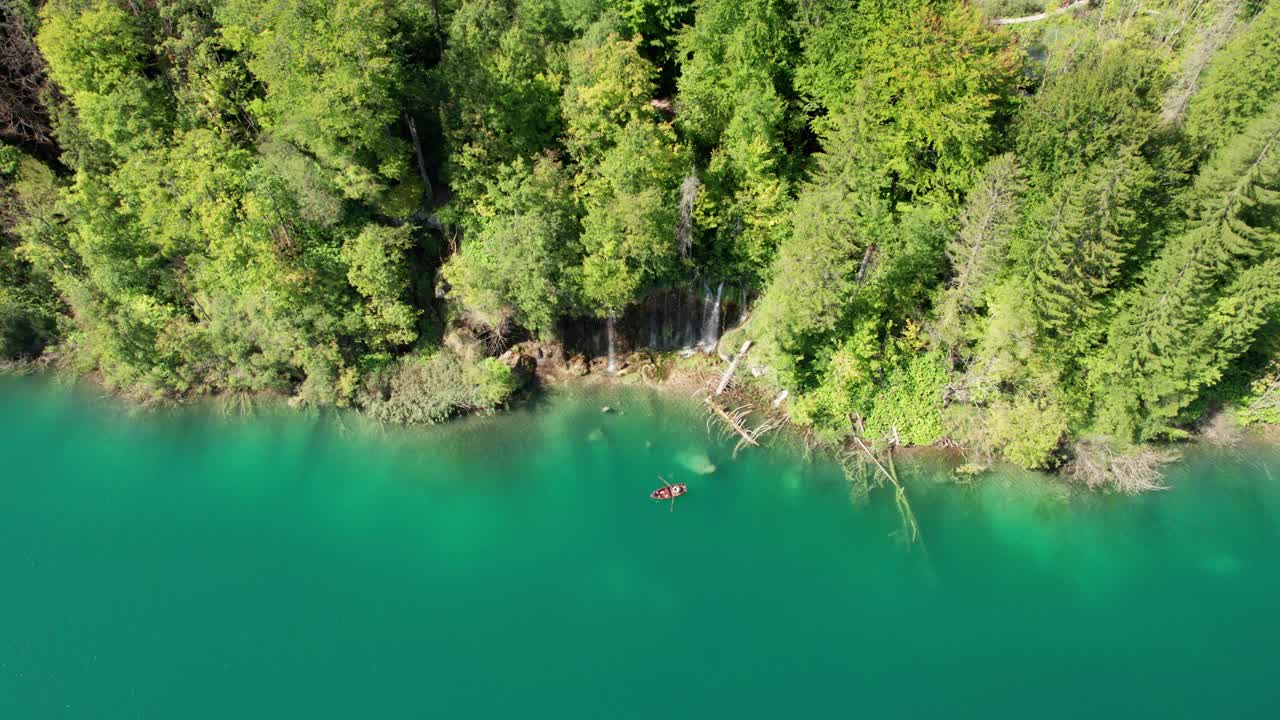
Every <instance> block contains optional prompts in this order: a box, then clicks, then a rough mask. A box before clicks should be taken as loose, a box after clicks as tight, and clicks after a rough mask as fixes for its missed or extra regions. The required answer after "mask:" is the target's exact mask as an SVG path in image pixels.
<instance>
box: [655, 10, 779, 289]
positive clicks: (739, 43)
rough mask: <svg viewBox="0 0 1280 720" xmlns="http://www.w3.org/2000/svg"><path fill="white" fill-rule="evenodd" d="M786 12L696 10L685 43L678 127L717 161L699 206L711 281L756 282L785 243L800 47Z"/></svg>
mask: <svg viewBox="0 0 1280 720" xmlns="http://www.w3.org/2000/svg"><path fill="white" fill-rule="evenodd" d="M788 11H789V8H788V7H787V6H786V5H785V4H783V3H778V2H774V1H773V0H716V1H715V2H707V3H704V4H702V5H700V6H699V8H698V12H697V18H696V22H695V23H694V24H693V26H691V27H689V28H687V29H686V30H685V32H684V33H683V34H682V36H681V40H680V49H681V52H680V56H681V58H683V59H684V61H683V62H682V63H681V75H680V80H679V94H678V98H679V106H678V112H677V116H676V117H677V122H678V123H679V127H680V129H681V131H682V133H683V135H684V136H685V137H688V138H690V140H691V142H692V143H693V144H694V146H695V149H696V150H699V151H701V152H706V153H709V154H710V158H709V161H708V162H707V164H706V171H705V173H704V174H703V182H702V191H701V192H700V193H699V194H698V199H697V220H698V224H699V225H700V226H701V227H702V228H703V229H704V230H705V231H706V232H707V233H708V235H709V236H710V237H711V238H712V239H713V244H712V246H711V247H709V248H706V249H701V248H698V250H701V252H699V253H698V256H699V257H698V260H699V261H700V262H701V263H703V264H706V265H709V266H711V267H715V268H716V270H713V271H712V272H717V271H718V272H719V273H720V274H732V275H737V276H739V277H746V278H759V277H760V276H761V275H763V272H762V271H763V269H764V268H767V267H768V266H769V264H770V262H771V261H772V259H773V254H774V251H775V249H776V248H777V247H778V245H779V244H780V243H781V242H782V241H783V239H784V238H785V237H786V234H787V229H788V226H787V223H786V222H785V220H784V218H785V217H786V215H787V212H788V210H789V206H790V203H791V183H790V182H789V181H788V177H787V176H788V174H789V170H790V167H789V165H790V162H789V158H788V153H787V149H786V143H787V140H788V139H789V136H791V135H793V134H794V125H795V121H794V119H793V118H792V117H791V116H790V114H789V112H788V103H787V101H786V93H788V92H789V88H790V78H789V75H790V67H791V66H792V64H793V59H794V53H795V41H794V39H793V37H792V35H791V32H790V23H789V20H790V18H789V16H788V15H789V13H788Z"/></svg>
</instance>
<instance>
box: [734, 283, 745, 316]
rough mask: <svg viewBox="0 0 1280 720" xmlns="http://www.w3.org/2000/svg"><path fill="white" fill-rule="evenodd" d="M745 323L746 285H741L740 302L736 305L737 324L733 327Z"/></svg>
mask: <svg viewBox="0 0 1280 720" xmlns="http://www.w3.org/2000/svg"><path fill="white" fill-rule="evenodd" d="M746 321H747V284H746V283H743V284H742V302H741V303H740V304H739V305H738V322H736V323H734V324H735V325H741V324H742V323H744V322H746Z"/></svg>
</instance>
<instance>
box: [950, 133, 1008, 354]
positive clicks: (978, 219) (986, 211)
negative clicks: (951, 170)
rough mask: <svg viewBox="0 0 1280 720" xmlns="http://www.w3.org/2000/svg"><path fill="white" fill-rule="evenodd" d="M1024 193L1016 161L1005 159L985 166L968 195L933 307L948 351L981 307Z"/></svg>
mask: <svg viewBox="0 0 1280 720" xmlns="http://www.w3.org/2000/svg"><path fill="white" fill-rule="evenodd" d="M1024 190H1025V183H1024V181H1023V178H1022V170H1021V168H1020V167H1019V166H1018V161H1017V158H1016V157H1015V156H1013V155H1012V154H1006V155H1000V156H997V157H995V158H993V159H992V160H991V161H990V162H988V163H987V166H986V168H985V169H984V170H983V174H982V178H981V179H980V180H979V181H978V183H977V185H975V186H974V188H973V190H972V191H970V193H969V197H968V199H967V201H966V207H965V210H964V213H963V214H962V215H961V216H960V230H959V232H957V233H956V234H955V236H954V237H953V238H951V240H950V241H949V242H948V243H947V260H948V261H949V262H950V263H951V279H950V280H949V281H948V283H947V288H946V291H945V292H944V293H943V295H942V298H941V300H940V301H939V304H938V323H937V328H938V333H939V335H941V336H942V338H943V339H944V340H946V341H947V342H948V344H950V345H952V346H953V347H955V346H957V345H959V344H961V338H962V334H963V328H962V324H963V320H964V318H965V317H966V316H967V315H968V314H970V313H971V312H973V310H974V308H976V307H977V306H979V305H980V304H981V303H982V302H983V300H982V296H983V292H984V291H985V289H986V288H987V287H988V285H990V283H991V282H992V281H993V280H994V279H995V277H996V274H997V273H998V272H999V270H1000V268H1001V266H1002V265H1003V263H1004V261H1005V259H1006V253H1007V251H1008V249H1009V245H1010V242H1011V241H1012V239H1013V231H1014V229H1015V228H1016V226H1017V222H1018V210H1019V204H1020V202H1021V199H1022V193H1023V192H1024Z"/></svg>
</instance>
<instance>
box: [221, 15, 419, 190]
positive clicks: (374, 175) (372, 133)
mask: <svg viewBox="0 0 1280 720" xmlns="http://www.w3.org/2000/svg"><path fill="white" fill-rule="evenodd" d="M218 18H219V20H220V21H221V23H222V36H223V38H224V40H225V42H226V44H227V46H228V47H229V48H230V49H232V50H235V51H241V52H244V53H246V54H247V56H248V67H249V70H250V71H251V72H252V73H253V75H254V76H255V77H256V78H257V79H258V81H259V82H261V83H262V84H263V85H264V86H265V88H266V92H265V94H264V96H263V97H261V98H257V99H255V100H254V101H252V102H251V103H250V109H251V111H252V112H253V114H254V116H255V118H256V119H257V121H258V122H259V123H260V124H261V125H262V127H263V129H264V130H266V131H267V132H268V133H270V134H271V135H273V136H275V137H277V138H279V139H281V140H285V141H288V142H292V143H295V144H296V145H298V146H299V147H301V148H303V149H305V150H306V151H307V152H309V153H311V154H312V155H313V156H314V157H315V158H316V159H317V160H318V161H319V162H320V164H321V165H322V166H323V167H324V168H325V169H326V170H327V171H329V174H330V178H329V179H330V182H332V183H333V185H334V186H335V187H336V188H338V189H339V190H340V191H341V192H342V193H343V194H344V195H345V196H346V197H350V198H371V197H373V196H375V195H376V194H378V193H380V192H381V191H382V190H383V189H384V188H385V185H386V183H387V182H388V181H394V180H397V179H399V178H401V177H403V176H405V175H407V174H408V173H409V172H410V169H409V154H410V151H409V147H408V145H407V144H406V143H405V142H404V141H403V140H401V139H399V138H397V137H395V136H394V135H392V134H391V133H389V132H388V128H389V127H390V126H391V125H392V124H394V123H396V122H397V120H398V118H399V116H400V108H399V107H398V96H399V94H400V93H401V92H402V87H403V84H404V81H405V79H404V68H403V67H402V66H401V63H400V56H399V53H400V52H401V49H400V42H401V41H400V36H399V32H398V28H397V25H396V18H395V16H394V14H393V13H392V8H391V5H390V3H387V2H384V1H383V0H337V2H327V1H322V0H271V1H270V2H265V3H263V2H257V0H231V1H229V2H227V3H225V4H224V5H222V7H220V8H219V13H218Z"/></svg>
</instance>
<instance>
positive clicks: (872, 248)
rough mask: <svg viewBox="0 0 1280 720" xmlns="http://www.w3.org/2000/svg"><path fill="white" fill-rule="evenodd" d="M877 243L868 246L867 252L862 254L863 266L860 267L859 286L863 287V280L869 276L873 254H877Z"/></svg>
mask: <svg viewBox="0 0 1280 720" xmlns="http://www.w3.org/2000/svg"><path fill="white" fill-rule="evenodd" d="M875 250H876V246H875V243H872V244H870V245H868V246H867V251H866V252H864V253H862V264H861V265H859V266H858V286H859V287H861V286H862V279H863V278H864V277H866V275H867V267H868V266H869V265H871V254H872V253H873V252H875Z"/></svg>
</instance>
